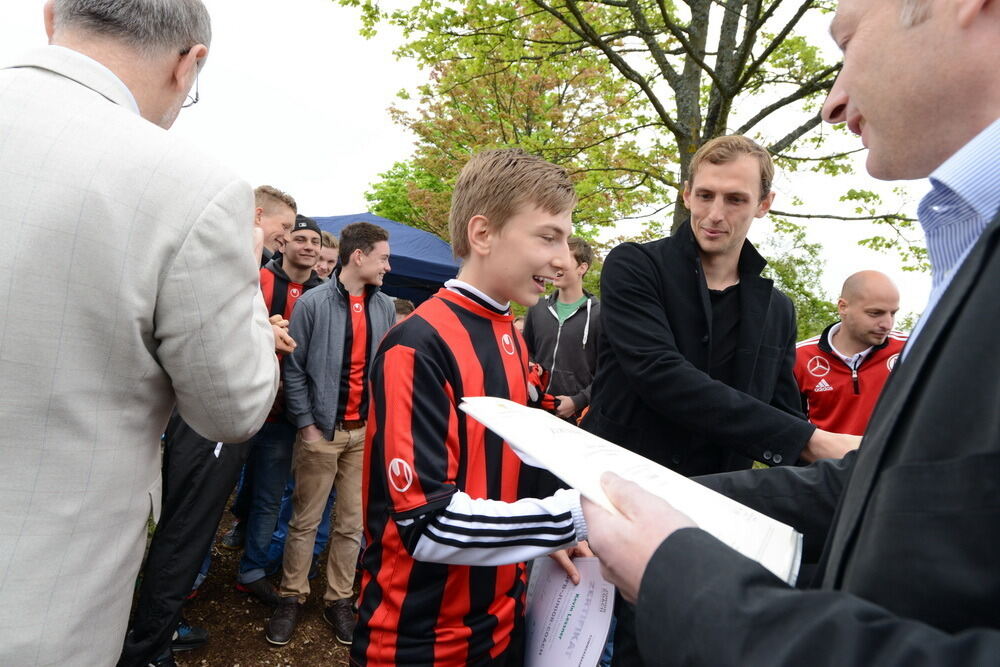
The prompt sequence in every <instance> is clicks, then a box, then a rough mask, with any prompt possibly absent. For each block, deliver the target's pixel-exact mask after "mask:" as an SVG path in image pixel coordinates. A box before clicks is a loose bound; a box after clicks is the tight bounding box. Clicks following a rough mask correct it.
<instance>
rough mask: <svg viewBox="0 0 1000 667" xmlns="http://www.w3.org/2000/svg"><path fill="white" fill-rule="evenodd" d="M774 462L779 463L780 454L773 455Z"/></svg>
mask: <svg viewBox="0 0 1000 667" xmlns="http://www.w3.org/2000/svg"><path fill="white" fill-rule="evenodd" d="M774 462H775V463H781V454H775V455H774Z"/></svg>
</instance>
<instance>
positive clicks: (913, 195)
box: [0, 0, 930, 312]
mask: <svg viewBox="0 0 1000 667" xmlns="http://www.w3.org/2000/svg"><path fill="white" fill-rule="evenodd" d="M43 4H44V2H43V0H5V1H4V3H3V5H4V6H3V9H2V10H0V11H2V20H0V62H2V63H7V62H9V61H11V60H12V59H15V58H16V57H17V55H18V54H20V53H21V52H23V51H24V50H26V49H28V48H31V47H34V46H40V45H44V44H45V30H44V26H43V23H42V5H43ZM205 4H206V5H207V6H208V8H209V11H210V12H211V14H212V27H213V43H212V49H211V53H210V56H209V60H208V64H207V66H206V68H205V69H204V70H203V72H202V74H201V77H200V95H201V100H200V101H199V103H198V104H197V105H195V106H194V107H191V108H189V109H185V110H184V111H182V112H181V115H180V118H179V119H178V121H177V123H176V124H175V126H174V128H173V129H172V130H171V131H172V132H176V133H178V134H180V135H183V136H185V137H186V138H187V139H188V140H190V141H192V142H193V143H195V144H197V145H198V146H200V147H201V148H202V149H203V150H204V151H205V152H207V153H209V154H211V155H213V156H215V157H217V158H219V159H221V160H222V161H223V162H225V163H227V164H229V165H230V166H232V168H233V169H234V170H235V171H237V172H238V173H240V174H241V175H243V177H244V178H246V179H247V180H248V181H250V182H251V183H252V184H253V185H259V184H261V183H270V184H272V185H275V186H277V187H279V188H281V189H284V190H287V191H288V192H290V193H291V194H292V195H293V196H294V197H295V198H296V199H297V200H298V202H299V207H300V210H301V211H302V212H303V213H305V214H306V215H316V216H320V215H340V214H348V213H358V212H361V211H365V210H367V203H366V201H365V199H364V196H363V195H364V192H365V190H366V189H368V187H369V185H370V184H371V183H372V182H374V181H376V180H377V179H378V174H379V173H380V172H383V171H385V170H387V169H388V168H389V167H390V166H391V165H392V164H393V163H394V162H396V161H398V160H405V159H407V158H408V157H409V155H410V153H411V152H412V148H413V136H412V135H411V134H410V133H409V132H407V131H406V130H404V129H403V128H401V127H399V126H397V125H394V124H393V123H392V122H391V120H390V119H389V115H388V113H387V108H388V107H389V106H390V105H391V104H393V103H394V102H395V101H396V93H397V92H398V91H399V90H401V89H404V88H406V89H410V90H413V89H414V88H415V87H416V86H417V85H419V84H420V83H422V82H423V81H424V80H425V79H426V75H425V74H423V73H422V72H421V71H420V70H419V69H418V68H417V67H416V66H415V65H414V64H413V63H412V62H409V61H399V60H397V59H396V58H395V57H394V56H393V55H392V51H393V50H394V49H395V48H396V46H397V45H398V44H399V43H400V40H401V36H400V34H399V33H398V32H396V31H395V30H392V29H383V30H381V31H380V32H379V34H378V35H377V36H376V37H375V38H374V39H371V40H366V39H364V38H362V37H361V36H360V35H359V34H358V28H359V20H358V13H357V11H356V10H354V9H350V8H342V7H340V6H338V5H337V4H335V3H334V2H333V1H332V0H283V1H282V2H276V1H275V0H205ZM816 40H817V41H819V40H828V37H827V36H826V35H825V34H822V31H820V34H817V36H816ZM859 160H860V162H859V164H860V163H863V156H862V157H861V158H859ZM859 171H860V172H861V175H859V176H857V177H856V181H857V182H856V183H855V182H852V183H851V184H850V186H853V187H858V188H869V187H876V188H879V189H880V191H881V192H885V193H889V188H888V187H887V186H886V185H885V184H880V183H878V182H877V181H874V180H872V179H869V178H868V177H867V176H866V175H864V170H863V168H860V169H859ZM850 186H845V185H844V183H843V182H840V183H839V184H838V188H837V189H835V188H831V187H830V182H829V180H828V179H827V178H824V177H818V176H803V175H799V174H796V175H793V176H787V175H783V174H778V175H777V177H776V179H775V188H776V190H777V192H778V196H777V200H776V202H775V208H776V209H786V208H791V207H790V205H789V204H788V200H789V198H790V196H791V195H792V194H793V193H794V194H796V195H798V196H799V197H800V198H802V199H803V200H806V201H807V202H808V203H809V204H810V207H812V206H814V205H815V207H816V208H815V209H814V210H816V211H822V212H827V213H828V212H830V211H831V210H833V209H834V208H835V207H837V203H836V194H837V193H838V192H839V191H841V190H843V189H845V187H850ZM925 190H926V187H925V186H924V185H923V184H919V183H918V184H911V185H910V186H909V193H910V194H909V196H908V197H907V199H906V202H905V203H904V204H903V210H904V211H905V212H907V213H908V214H911V215H912V214H914V212H915V210H916V202H917V201H918V199H919V197H920V196H921V195H922V194H923V192H924V191H925ZM888 197H889V199H890V200H893V199H894V198H895V196H894V195H891V194H889V195H888ZM783 200H784V201H783ZM893 208H894V209H895V208H896V204H895V202H894V203H893ZM839 212H840V213H841V214H843V215H851V214H852V211H850V210H844V209H843V208H841V209H840V211H839ZM767 229H768V224H767V222H766V221H758V222H757V223H755V225H754V228H753V229H752V231H751V239H752V240H755V241H760V240H761V237H762V236H763V234H765V233H766V231H767ZM809 230H810V237H811V238H812V239H813V240H816V241H819V242H821V243H822V244H823V256H824V259H825V260H826V267H825V271H824V276H825V277H824V287H825V288H826V290H827V292H828V293H829V294H830V295H831V296H835V295H836V293H837V292H838V291H839V287H840V283H841V282H843V279H844V278H845V277H846V276H847V275H849V274H850V273H852V272H854V271H857V270H861V269H866V268H878V269H880V270H882V271H885V272H887V273H889V274H890V275H891V276H892V277H893V278H894V279H895V280H896V281H897V283H898V284H899V285H900V288H901V292H902V297H903V298H902V304H901V305H902V310H903V311H904V312H908V311H916V312H919V311H921V310H922V309H923V307H924V304H925V303H926V298H927V293H928V291H929V288H930V278H929V276H925V275H915V274H913V273H903V272H901V271H900V270H899V269H898V264H899V262H898V261H897V260H896V258H895V257H894V256H892V255H886V254H879V253H873V252H870V251H867V250H865V249H863V248H860V247H858V246H857V245H856V243H857V240H859V239H861V238H866V237H869V236H872V235H875V234H877V233H880V231H881V230H880V229H878V228H875V227H873V226H872V225H871V224H868V223H845V222H810V223H809Z"/></svg>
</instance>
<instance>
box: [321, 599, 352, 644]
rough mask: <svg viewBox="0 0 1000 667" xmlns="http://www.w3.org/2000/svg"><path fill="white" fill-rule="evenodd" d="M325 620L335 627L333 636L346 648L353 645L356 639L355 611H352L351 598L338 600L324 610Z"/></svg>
mask: <svg viewBox="0 0 1000 667" xmlns="http://www.w3.org/2000/svg"><path fill="white" fill-rule="evenodd" d="M323 620H325V621H326V622H327V623H329V624H330V625H331V626H333V636H334V637H336V638H337V641H338V642H340V643H341V644H344V645H345V646H350V645H351V640H352V638H353V637H354V625H355V623H357V621H356V620H355V618H354V611H353V610H352V609H351V600H350V598H347V599H344V600H337V601H336V602H334V603H333V604H331V605H330V606H328V607H327V608H326V609H324V610H323Z"/></svg>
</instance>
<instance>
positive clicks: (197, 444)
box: [118, 412, 249, 667]
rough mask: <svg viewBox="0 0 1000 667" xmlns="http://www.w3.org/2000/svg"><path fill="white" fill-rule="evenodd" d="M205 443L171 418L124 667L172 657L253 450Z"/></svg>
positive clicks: (122, 660) (124, 651) (121, 665)
mask: <svg viewBox="0 0 1000 667" xmlns="http://www.w3.org/2000/svg"><path fill="white" fill-rule="evenodd" d="M215 449H216V443H215V442H212V441H210V440H206V439H205V438H203V437H201V436H200V435H198V434H197V433H195V431H194V430H193V429H192V428H191V427H190V426H188V425H187V423H185V422H184V420H183V419H181V418H180V416H179V415H178V414H177V413H176V412H174V414H173V415H172V416H171V417H170V422H169V423H168V424H167V432H166V440H165V447H164V450H163V503H162V509H161V511H160V521H159V523H157V524H156V532H155V533H154V534H153V541H152V543H151V544H150V547H149V555H148V556H147V558H146V566H145V570H144V571H143V572H144V574H143V578H142V588H141V589H140V591H139V602H138V604H137V606H136V611H135V617H134V619H133V621H132V629H131V630H130V631H129V633H128V635H126V637H125V645H124V647H123V648H122V655H121V658H120V659H119V662H118V666H119V667H134V666H138V665H147V664H148V663H150V662H152V661H154V660H156V659H157V658H158V657H160V656H162V655H164V654H165V653H167V651H169V649H170V641H171V639H172V638H173V634H174V629H175V628H176V627H177V623H178V621H179V620H180V617H181V607H182V606H183V604H184V598H185V597H186V596H187V595H188V593H190V592H191V587H192V586H193V585H194V580H195V577H197V576H198V569H199V567H200V566H201V564H202V561H203V560H204V559H205V554H206V553H207V552H208V550H209V549H210V548H211V546H212V541H213V540H214V539H215V530H216V527H217V526H218V525H219V520H220V519H221V518H222V512H223V509H224V508H225V505H226V500H227V499H228V498H229V494H230V493H231V492H232V490H233V485H234V484H235V483H236V478H237V477H239V474H240V468H241V467H242V466H243V462H244V461H245V460H246V457H247V451H248V449H249V445H248V444H247V443H242V444H226V445H223V446H222V447H221V448H220V450H219V456H218V458H216V456H215Z"/></svg>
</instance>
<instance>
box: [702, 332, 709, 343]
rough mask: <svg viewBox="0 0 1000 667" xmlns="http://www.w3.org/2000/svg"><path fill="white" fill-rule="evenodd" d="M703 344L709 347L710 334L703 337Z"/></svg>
mask: <svg viewBox="0 0 1000 667" xmlns="http://www.w3.org/2000/svg"><path fill="white" fill-rule="evenodd" d="M701 344H702V345H708V334H705V335H704V336H702V337H701Z"/></svg>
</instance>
